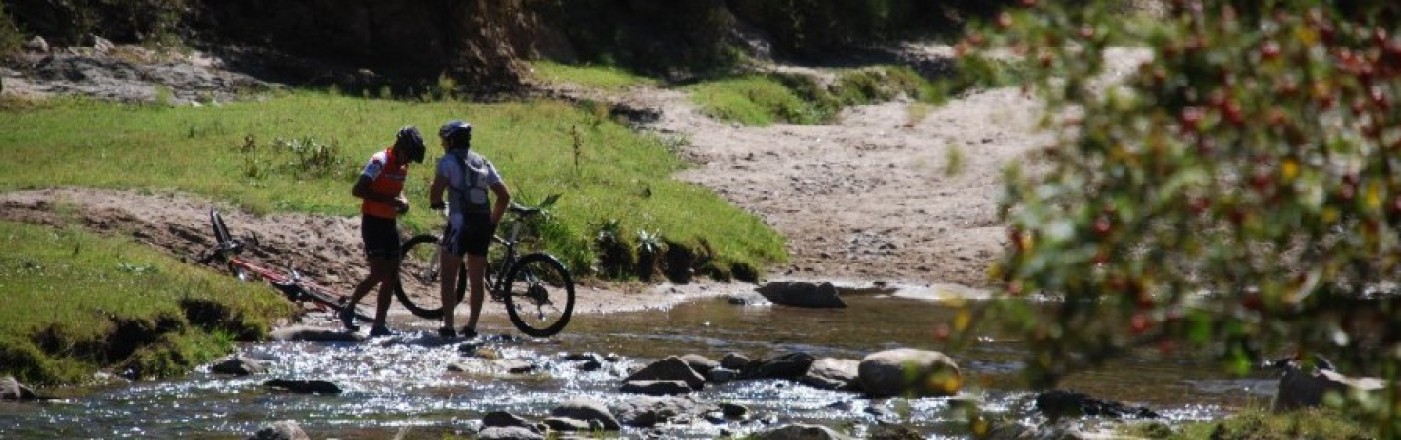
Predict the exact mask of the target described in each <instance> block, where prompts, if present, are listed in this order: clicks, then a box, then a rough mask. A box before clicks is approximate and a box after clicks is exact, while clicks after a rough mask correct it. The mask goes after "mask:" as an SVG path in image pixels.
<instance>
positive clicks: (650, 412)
mask: <svg viewBox="0 0 1401 440" xmlns="http://www.w3.org/2000/svg"><path fill="white" fill-rule="evenodd" d="M609 409H610V410H611V411H612V413H613V414H617V416H618V420H619V421H620V422H622V424H624V425H627V426H634V427H639V428H647V427H652V426H654V425H656V424H658V423H666V422H669V421H671V420H673V419H675V418H678V417H687V416H694V415H697V414H701V413H703V412H704V411H705V409H706V408H704V407H703V406H702V405H701V404H700V403H698V402H696V400H695V399H692V398H690V397H639V398H636V399H628V400H625V401H622V402H619V403H616V404H614V405H613V406H612V407H611V408H609Z"/></svg>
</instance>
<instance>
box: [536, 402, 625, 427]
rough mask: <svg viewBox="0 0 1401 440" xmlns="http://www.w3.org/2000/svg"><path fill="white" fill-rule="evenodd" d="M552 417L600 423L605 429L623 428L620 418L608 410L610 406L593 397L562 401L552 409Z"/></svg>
mask: <svg viewBox="0 0 1401 440" xmlns="http://www.w3.org/2000/svg"><path fill="white" fill-rule="evenodd" d="M550 416H551V417H557V418H566V419H574V420H579V421H582V422H585V423H590V424H592V423H595V422H596V423H598V424H599V425H600V426H602V427H603V429H605V430H608V431H617V430H619V429H622V426H621V425H620V424H619V423H618V418H617V417H614V416H613V413H612V412H610V411H608V407H606V406H604V405H603V404H602V403H599V402H598V401H595V400H591V399H582V398H580V399H571V400H568V401H565V402H564V403H561V404H560V405H559V406H558V407H556V408H555V409H552V410H550Z"/></svg>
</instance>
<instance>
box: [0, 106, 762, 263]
mask: <svg viewBox="0 0 1401 440" xmlns="http://www.w3.org/2000/svg"><path fill="white" fill-rule="evenodd" d="M458 118H461V119H465V120H468V121H471V122H472V124H473V125H474V126H475V127H476V130H475V132H474V134H475V136H474V145H475V147H474V148H476V149H477V151H480V152H481V153H483V154H485V155H486V156H487V157H488V158H490V159H491V160H492V162H493V163H495V164H496V166H497V168H498V169H499V170H500V171H501V173H502V175H503V176H504V177H505V179H506V182H507V184H508V185H509V186H510V188H511V190H512V192H513V193H514V194H516V195H517V197H518V200H520V201H522V202H525V203H538V202H540V201H541V200H543V199H544V198H545V197H546V196H549V195H551V194H561V195H562V196H561V198H560V199H559V202H558V203H557V204H556V205H555V206H554V208H553V209H552V219H553V220H552V221H551V222H550V223H549V224H548V225H547V226H546V227H545V228H543V230H542V231H541V233H542V236H543V238H544V239H545V244H546V245H547V246H548V248H549V249H550V251H551V252H553V253H555V254H556V255H558V256H560V257H561V258H562V259H564V260H566V263H567V264H569V265H570V266H571V269H573V270H575V271H576V273H580V274H584V273H587V272H589V271H590V270H591V269H592V267H593V262H594V261H595V253H594V249H593V246H592V243H593V237H594V235H595V234H596V232H597V231H598V228H599V227H600V226H601V225H603V224H605V223H606V222H608V221H610V220H618V221H619V222H620V227H621V228H622V230H625V231H636V230H644V229H645V230H648V231H654V232H656V233H657V234H659V235H660V236H662V237H665V238H666V239H667V240H669V241H675V242H682V243H689V244H693V245H695V246H699V245H700V243H702V242H705V243H708V245H709V246H710V249H711V250H713V252H714V253H713V254H712V257H713V260H716V261H721V262H728V263H733V264H747V265H750V266H753V267H764V266H765V265H767V264H768V263H773V262H781V261H784V260H786V258H787V255H786V253H785V251H784V244H783V239H782V237H780V236H779V235H778V234H777V233H775V232H774V231H773V230H772V229H770V228H769V227H767V226H765V225H764V224H763V222H762V221H760V220H759V219H758V218H757V217H755V216H753V215H750V214H748V213H745V212H743V211H742V210H740V209H738V208H736V207H734V206H731V205H729V204H728V203H726V202H724V201H723V200H721V199H720V198H719V197H717V196H716V195H715V194H713V193H711V192H710V191H708V190H706V189H704V188H701V187H699V186H696V185H692V184H687V183H682V182H678V181H675V180H673V179H671V175H672V174H673V173H675V172H676V171H678V170H680V169H681V168H682V167H683V164H682V162H681V161H680V160H679V159H677V158H676V156H675V155H674V154H672V152H671V151H670V148H671V146H669V145H668V144H667V142H666V141H664V140H662V139H659V138H654V137H643V136H639V135H637V134H635V133H633V132H632V131H630V130H629V129H628V128H627V127H624V126H622V125H619V124H617V123H614V122H613V121H612V120H611V119H609V118H608V117H607V115H606V114H600V113H598V112H593V111H588V110H586V109H581V108H576V107H572V106H570V105H568V104H565V103H562V102H557V101H532V102H522V103H500V104H480V103H468V102H457V101H444V102H430V103H421V102H408V101H393V100H377V99H363V98H358V97H346V96H339V95H335V94H328V93H320V92H307V91H298V92H292V93H288V94H284V95H282V96H274V97H270V98H268V99H265V100H263V101H261V102H254V101H251V100H250V101H241V102H235V103H231V104H226V105H223V106H209V107H201V108H189V107H181V108H172V107H164V106H155V105H124V104H115V103H106V102H96V101H91V100H84V99H76V98H63V99H56V100H51V101H45V102H41V103H11V104H10V105H5V106H3V107H0V146H3V148H4V150H5V151H6V152H7V153H9V154H10V156H11V157H14V158H15V159H14V160H11V161H5V162H3V163H0V190H13V189H19V188H29V187H49V186H64V185H72V186H84V187H100V188H120V189H150V190H157V191H160V190H179V191H187V192H193V193H197V194H202V195H204V196H207V197H211V198H214V199H219V200H227V201H231V202H234V203H236V204H238V205H240V206H242V207H244V208H245V209H249V210H251V211H254V212H274V211H303V212H313V213H321V214H332V215H343V216H354V215H358V213H359V201H358V199H355V198H353V197H351V196H350V187H351V185H352V184H353V183H354V179H355V178H356V176H357V175H358V173H359V167H360V166H362V164H363V163H364V161H365V160H366V159H367V158H369V156H370V155H371V154H372V153H374V152H375V151H377V150H380V149H382V148H384V147H385V146H386V145H388V144H389V143H391V142H392V141H393V136H394V133H395V130H397V129H398V128H399V127H401V126H404V125H410V124H413V125H418V126H419V127H420V128H421V129H422V130H424V132H425V134H427V135H428V136H430V137H431V136H432V134H433V133H435V132H436V129H437V126H438V124H441V123H442V122H444V121H447V120H450V119H458ZM78 120H81V121H85V122H84V124H83V126H82V127H81V128H78V129H75V128H74V127H73V125H72V121H78ZM430 143H431V144H432V145H435V146H436V145H437V142H430ZM441 155H442V150H441V149H440V148H436V147H434V148H430V149H429V154H428V157H427V160H425V163H424V164H423V165H414V166H413V167H412V168H411V171H410V181H409V182H408V183H407V184H406V185H405V191H406V193H407V196H408V197H409V200H410V203H412V204H413V206H414V207H415V208H416V209H413V210H412V211H411V212H410V213H409V215H408V216H407V217H406V218H405V219H404V222H403V223H404V225H405V227H406V228H407V229H411V230H414V231H432V232H436V231H438V230H439V229H440V228H441V225H442V221H443V220H442V218H441V216H438V215H435V214H434V213H432V212H430V211H429V210H427V209H424V208H426V207H427V205H428V184H429V182H430V180H431V179H432V171H431V170H432V168H431V166H432V164H434V163H436V160H437V158H438V157H439V156H441ZM234 227H235V228H237V227H238V226H237V225H234ZM247 232H257V231H247Z"/></svg>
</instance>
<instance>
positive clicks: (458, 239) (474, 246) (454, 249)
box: [442, 213, 496, 257]
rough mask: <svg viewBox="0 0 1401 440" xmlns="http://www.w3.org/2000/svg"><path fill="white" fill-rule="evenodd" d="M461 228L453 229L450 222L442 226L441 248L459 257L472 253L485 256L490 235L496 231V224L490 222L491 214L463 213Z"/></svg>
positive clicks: (489, 242)
mask: <svg viewBox="0 0 1401 440" xmlns="http://www.w3.org/2000/svg"><path fill="white" fill-rule="evenodd" d="M464 215H465V216H466V220H465V221H464V222H462V224H463V226H462V229H461V230H457V229H454V228H453V227H452V222H448V225H447V227H445V228H443V242H442V245H443V248H444V249H445V250H447V251H448V252H450V253H452V254H453V255H456V256H458V257H461V256H463V255H472V256H477V257H485V256H486V251H487V248H489V247H491V237H492V235H493V234H495V233H496V225H493V224H491V214H487V213H481V214H464Z"/></svg>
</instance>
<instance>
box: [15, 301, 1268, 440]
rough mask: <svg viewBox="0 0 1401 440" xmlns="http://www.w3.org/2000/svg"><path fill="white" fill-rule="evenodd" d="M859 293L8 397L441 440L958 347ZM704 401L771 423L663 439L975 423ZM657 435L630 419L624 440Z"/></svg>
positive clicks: (925, 313) (118, 420)
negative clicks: (487, 422)
mask: <svg viewBox="0 0 1401 440" xmlns="http://www.w3.org/2000/svg"><path fill="white" fill-rule="evenodd" d="M847 302H848V304H849V305H850V307H849V308H846V309H839V310H808V309H795V308H789V307H781V306H752V305H750V306H738V305H732V304H728V303H727V302H725V301H724V300H721V299H717V300H708V301H701V302H697V303H690V304H683V305H681V306H678V307H675V308H672V309H669V310H664V311H646V312H637V313H625V314H614V315H584V316H579V317H576V319H575V320H574V321H573V322H571V324H570V326H569V328H568V329H566V332H565V333H564V334H562V335H560V336H558V337H556V338H554V339H550V340H529V339H520V340H514V339H512V338H504V339H507V340H498V341H496V342H492V343H488V344H486V345H485V346H484V347H483V348H481V349H474V347H470V346H469V347H464V346H463V344H459V343H444V342H443V341H441V340H439V339H438V338H437V337H436V336H433V335H432V330H431V324H432V323H428V322H426V321H424V322H420V323H417V324H415V325H422V326H423V328H414V329H411V330H408V331H405V332H403V333H401V334H399V335H397V336H394V337H389V338H378V339H374V340H371V341H368V342H363V343H300V342H299V343H286V342H271V343H261V344H252V345H248V346H244V347H241V349H240V352H241V354H243V355H245V356H248V357H253V358H258V359H267V360H269V362H268V366H269V369H270V370H269V372H268V373H267V374H264V375H258V376H253V377H248V378H230V377H227V376H219V375H213V374H210V373H208V372H206V371H198V372H195V373H193V374H190V375H188V376H187V377H184V378H180V379H177V380H170V381H160V382H144V383H135V384H131V385H129V386H121V387H111V388H106V389H96V390H87V391H84V392H81V393H79V394H78V395H76V396H73V397H71V398H69V399H66V400H61V401H51V402H40V403H0V437H5V438H170V437H179V436H188V435H197V436H199V437H201V438H244V437H246V436H247V435H248V434H250V433H252V432H253V431H255V430H257V428H258V427H259V426H261V425H262V424H264V423H268V422H271V421H276V420H283V419H294V420H297V421H298V422H299V423H301V425H302V426H303V428H304V429H305V430H306V431H307V432H308V433H310V434H311V435H312V436H313V437H315V438H326V437H337V438H347V439H353V438H385V437H393V436H396V435H404V436H405V438H418V437H430V438H438V437H441V436H443V435H445V434H461V435H467V434H470V433H472V432H474V431H475V430H476V429H477V425H478V421H479V420H480V418H481V416H482V415H483V414H485V413H487V412H490V411H508V412H511V413H514V414H518V415H521V416H524V417H527V418H531V419H539V418H541V417H543V416H544V415H545V414H546V413H547V412H548V410H549V409H550V408H553V407H554V406H556V405H557V404H559V403H560V402H562V401H564V400H567V399H569V398H573V397H580V396H587V397H592V398H596V399H598V400H601V401H603V402H607V403H616V402H620V401H624V400H628V399H632V398H634V397H635V396H634V395H627V394H621V393H618V392H617V390H618V387H619V386H620V385H621V379H622V378H624V377H626V376H627V374H628V372H629V371H631V370H632V369H635V368H638V367H640V366H642V365H645V363H646V362H650V361H652V360H656V359H660V358H664V357H667V356H672V355H683V354H688V353H695V354H700V355H704V356H707V357H710V358H712V359H717V360H718V359H720V358H722V357H723V356H725V355H726V354H728V353H739V354H743V355H746V356H748V357H750V358H767V357H773V356H778V355H782V354H787V353H792V352H805V353H809V354H812V355H814V356H816V357H819V358H820V357H834V358H847V359H860V358H862V357H864V356H865V355H866V354H868V353H871V352H874V351H878V350H883V349H888V348H896V347H914V348H923V349H931V350H947V349H948V347H944V346H942V345H941V344H940V343H938V342H937V341H935V339H934V338H933V336H932V335H933V328H934V325H935V324H937V323H940V322H948V321H949V320H951V319H952V318H953V314H954V313H955V312H956V311H955V310H954V309H952V308H948V307H944V306H941V305H940V304H939V303H938V302H931V301H926V300H917V299H910V298H902V297H892V296H885V295H873V296H858V297H852V298H848V299H847ZM482 330H484V333H486V334H507V335H514V334H516V333H515V332H514V331H513V330H512V329H511V328H510V324H509V323H508V322H505V320H504V319H497V318H494V317H492V318H489V319H487V320H486V321H484V323H483V327H482ZM989 340H990V341H994V342H986V343H982V344H979V345H977V346H975V347H972V348H970V349H968V350H965V351H962V352H949V354H950V355H952V356H953V357H954V358H955V359H957V360H958V362H959V363H960V365H961V366H962V367H963V368H964V370H965V374H966V375H968V376H969V378H970V380H969V381H967V382H968V383H969V384H970V385H971V386H972V387H973V388H971V389H969V390H968V391H969V394H970V396H971V397H974V398H977V399H979V400H981V401H982V409H983V410H984V411H988V412H994V413H999V412H1000V413H1008V414H1009V415H1013V416H1017V415H1018V414H1020V413H1022V412H1025V411H1027V410H1028V409H1029V408H1030V401H1031V400H1032V399H1033V398H1034V394H1032V393H1030V392H1028V391H1026V390H1024V389H1022V387H1020V386H1019V385H1018V384H1017V382H1018V380H1017V372H1018V371H1019V370H1020V367H1021V356H1022V353H1021V351H1020V349H1019V348H1018V347H1017V345H1016V344H1015V342H1012V341H1007V340H999V339H997V338H989ZM482 350H485V351H482ZM473 353H476V354H478V355H480V354H482V353H485V354H487V355H488V356H479V357H473V356H472V354H473ZM565 353H597V354H600V355H604V354H615V355H616V356H617V358H616V361H610V362H603V363H602V367H601V368H598V369H588V368H584V367H582V365H584V362H580V361H570V360H566V359H564V358H563V357H562V356H561V355H562V354H565ZM502 360H507V361H509V360H523V361H526V362H529V363H530V364H532V365H533V366H534V367H535V368H534V369H533V370H532V371H531V372H528V373H524V374H512V373H509V372H507V371H505V370H504V368H503V367H502V366H501V364H500V362H501V361H502ZM271 378H282V379H320V380H329V381H331V382H334V383H336V384H337V385H339V386H340V387H341V388H342V389H343V390H344V393H342V394H340V395H326V396H316V395H300V394H291V393H286V392H280V391H277V390H272V389H268V388H265V387H263V385H262V383H263V382H264V381H265V380H268V379H271ZM1145 384H1151V385H1145ZM1065 386H1066V387H1067V388H1071V389H1075V390H1077V391H1081V392H1085V393H1088V394H1091V395H1094V396H1096V397H1101V398H1106V399H1113V400H1121V401H1126V402H1131V403H1135V404H1142V405H1147V406H1149V407H1151V408H1153V409H1154V410H1156V411H1158V412H1160V413H1163V414H1166V415H1168V416H1169V417H1171V418H1173V419H1175V420H1199V419H1210V418H1215V417H1217V416H1219V415H1221V414H1222V413H1224V412H1227V411H1229V410H1231V409H1233V408H1237V407H1240V406H1242V405H1244V404H1246V403H1248V402H1252V401H1254V402H1258V401H1260V400H1262V399H1267V398H1268V396H1269V395H1270V393H1272V391H1273V381H1272V380H1270V379H1268V378H1260V379H1241V380H1236V379H1228V378H1225V377H1224V375H1223V374H1221V373H1220V372H1219V371H1216V370H1215V369H1214V368H1213V367H1211V366H1210V365H1209V364H1203V363H1197V362H1193V361H1190V360H1164V359H1159V358H1157V357H1156V356H1151V357H1150V356H1145V357H1141V358H1134V359H1129V360H1126V361H1123V362H1120V363H1116V364H1114V365H1111V366H1109V367H1107V368H1104V369H1101V370H1099V371H1094V372H1088V373H1085V374H1079V375H1076V376H1072V377H1071V378H1070V379H1069V380H1068V381H1067V382H1066V384H1065ZM695 397H696V398H697V399H699V400H703V401H706V402H713V403H721V402H726V403H735V404H740V405H745V406H747V407H749V408H750V414H752V416H753V418H755V419H759V420H762V421H766V422H769V424H767V425H766V424H764V423H759V424H754V423H750V424H741V423H738V422H723V421H722V422H720V423H718V424H706V423H701V424H695V425H691V426H669V427H663V428H660V429H661V432H662V433H664V434H663V435H665V436H668V437H677V436H679V437H704V438H710V437H716V436H720V435H722V434H736V435H742V434H743V433H745V432H746V430H753V429H762V428H765V427H769V426H774V425H778V424H782V423H788V422H794V421H806V422H813V423H819V424H823V425H827V426H831V427H834V428H838V429H840V430H845V431H847V432H850V433H853V434H856V435H861V434H862V433H864V432H866V430H868V429H870V428H871V427H872V426H873V425H874V424H875V423H876V422H877V421H893V422H902V423H906V424H908V425H910V426H913V427H915V428H917V429H919V430H920V431H921V432H924V433H925V434H926V435H933V436H938V435H959V434H961V433H962V432H964V431H961V429H962V427H961V423H962V420H964V412H963V411H962V410H961V409H959V408H954V407H952V406H951V405H950V401H949V400H948V399H917V400H906V399H887V400H877V401H872V400H868V399H863V398H860V397H859V396H857V395H853V394H850V393H842V392H834V391H823V390H816V389H812V388H809V387H806V386H802V385H798V384H795V383H791V382H787V381H778V380H764V381H743V382H732V383H725V384H719V385H712V386H709V387H708V388H707V389H706V390H705V391H702V392H700V393H697V394H696V395H695ZM653 431H654V430H653V429H648V430H636V429H631V428H630V429H629V430H628V431H625V432H624V434H625V435H628V436H638V435H644V434H646V433H648V432H653Z"/></svg>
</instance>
